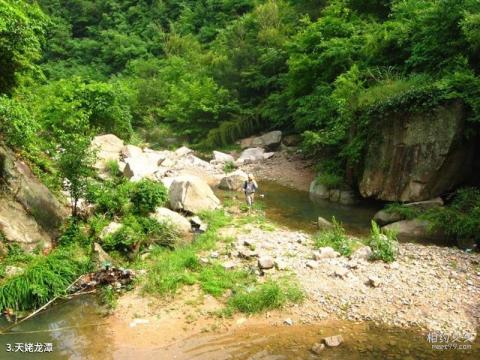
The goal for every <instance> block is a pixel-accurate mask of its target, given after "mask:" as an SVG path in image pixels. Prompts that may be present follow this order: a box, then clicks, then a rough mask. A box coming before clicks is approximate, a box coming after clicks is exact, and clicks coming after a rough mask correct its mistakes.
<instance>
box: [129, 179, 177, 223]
mask: <svg viewBox="0 0 480 360" xmlns="http://www.w3.org/2000/svg"><path fill="white" fill-rule="evenodd" d="M167 199H168V193H167V189H166V188H165V186H164V185H163V184H162V183H159V182H156V181H152V180H148V179H142V180H140V181H139V182H137V183H135V186H133V188H132V190H131V193H130V200H131V201H132V204H133V207H134V209H135V212H137V213H139V214H143V215H146V214H149V213H151V212H153V211H155V209H156V208H157V207H159V206H163V205H165V203H166V202H167Z"/></svg>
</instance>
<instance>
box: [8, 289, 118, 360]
mask: <svg viewBox="0 0 480 360" xmlns="http://www.w3.org/2000/svg"><path fill="white" fill-rule="evenodd" d="M104 322H105V319H104V318H103V317H102V315H101V308H100V307H99V306H98V304H97V301H96V299H95V297H93V296H84V297H78V298H74V299H72V300H70V301H67V302H63V303H59V304H57V305H55V306H52V307H51V308H49V309H48V310H46V311H44V312H43V313H40V314H38V315H37V316H36V317H34V318H33V319H30V320H27V321H25V322H24V323H22V324H20V325H19V326H17V327H16V328H14V329H13V330H12V331H11V332H10V333H8V334H5V335H0V359H12V360H15V359H19V360H20V359H22V360H23V359H26V358H28V359H55V360H56V359H75V360H77V359H78V360H83V359H110V358H111V355H110V354H111V352H112V351H111V350H112V349H111V348H110V347H111V345H110V344H112V341H110V339H109V336H108V335H107V333H106V331H105V327H104V325H102V324H103V323H104ZM0 326H1V327H2V328H3V327H5V326H8V323H6V322H5V321H4V320H2V321H1V322H0ZM15 343H24V344H30V343H31V344H36V343H42V344H49V343H51V344H52V346H53V352H50V353H48V352H44V353H39V352H36V353H28V354H27V353H21V352H10V353H7V352H5V349H6V347H7V344H12V346H14V345H15Z"/></svg>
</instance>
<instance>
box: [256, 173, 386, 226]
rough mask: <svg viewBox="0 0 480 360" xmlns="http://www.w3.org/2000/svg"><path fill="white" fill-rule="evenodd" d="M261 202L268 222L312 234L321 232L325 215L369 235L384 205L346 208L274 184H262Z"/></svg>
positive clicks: (362, 203) (265, 182) (369, 204)
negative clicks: (319, 225)
mask: <svg viewBox="0 0 480 360" xmlns="http://www.w3.org/2000/svg"><path fill="white" fill-rule="evenodd" d="M258 186H259V195H260V196H261V198H260V199H259V200H260V201H261V202H262V203H263V204H264V205H265V213H266V216H267V218H268V219H270V220H272V221H273V222H275V223H277V224H282V225H285V226H287V227H288V228H290V229H292V230H302V231H305V232H308V233H313V232H315V231H317V229H318V228H317V220H318V217H319V216H321V217H323V218H325V219H327V220H328V221H331V219H332V217H335V219H336V220H337V221H339V222H340V223H341V224H342V225H343V226H344V227H345V228H346V230H347V231H348V232H349V233H351V234H354V235H366V234H368V233H369V231H370V222H371V220H372V218H373V216H374V215H375V213H376V212H377V211H378V210H380V209H381V208H382V205H379V204H378V203H372V202H366V201H365V202H361V203H360V204H357V205H342V204H338V203H333V202H329V201H326V200H321V199H310V194H309V193H308V192H306V191H301V190H296V189H292V188H290V187H287V186H283V185H281V184H278V183H276V182H274V181H260V182H259V184H258Z"/></svg>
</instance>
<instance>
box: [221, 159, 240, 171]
mask: <svg viewBox="0 0 480 360" xmlns="http://www.w3.org/2000/svg"><path fill="white" fill-rule="evenodd" d="M236 169H237V166H236V165H235V163H234V162H232V161H227V162H226V163H225V165H223V171H225V172H226V173H227V174H228V173H231V172H233V171H235V170H236Z"/></svg>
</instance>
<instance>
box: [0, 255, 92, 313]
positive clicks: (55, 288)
mask: <svg viewBox="0 0 480 360" xmlns="http://www.w3.org/2000/svg"><path fill="white" fill-rule="evenodd" d="M88 270H89V258H88V256H86V255H85V253H84V252H83V251H82V249H81V248H80V247H78V246H72V247H64V248H61V249H57V250H54V251H53V252H52V253H51V254H49V255H48V256H41V255H37V256H35V257H33V258H32V259H31V261H30V262H29V263H28V264H27V265H26V267H25V269H24V272H23V273H22V274H19V275H15V276H13V277H11V278H8V279H5V280H3V281H2V282H1V283H0V308H2V309H5V308H10V309H13V310H29V309H31V308H34V307H39V306H41V305H43V304H45V303H46V302H47V301H49V300H50V299H52V298H54V297H56V296H59V295H62V294H64V293H65V290H66V288H67V287H68V286H69V285H70V283H72V282H73V281H74V280H76V279H77V278H78V276H80V275H81V274H84V273H85V272H87V271H88Z"/></svg>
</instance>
